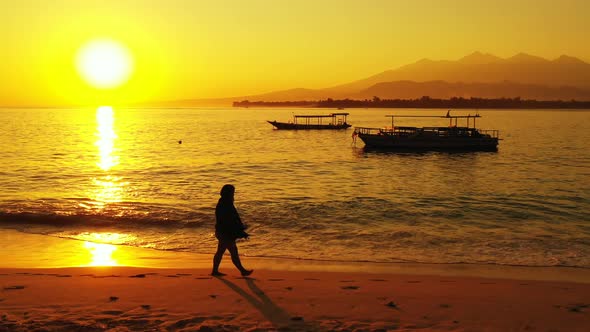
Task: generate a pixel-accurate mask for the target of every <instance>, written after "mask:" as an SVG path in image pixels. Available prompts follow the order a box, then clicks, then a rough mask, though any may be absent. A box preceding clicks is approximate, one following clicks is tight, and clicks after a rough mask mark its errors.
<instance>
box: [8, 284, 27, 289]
mask: <svg viewBox="0 0 590 332" xmlns="http://www.w3.org/2000/svg"><path fill="white" fill-rule="evenodd" d="M17 289H25V286H20V285H17V286H7V287H4V290H17Z"/></svg>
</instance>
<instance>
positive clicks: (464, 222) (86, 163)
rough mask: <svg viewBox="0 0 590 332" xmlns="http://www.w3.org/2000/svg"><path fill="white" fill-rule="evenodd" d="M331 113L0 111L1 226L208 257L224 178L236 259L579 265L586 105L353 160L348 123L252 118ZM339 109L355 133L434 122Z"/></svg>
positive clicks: (494, 118)
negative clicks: (298, 124) (461, 147)
mask: <svg viewBox="0 0 590 332" xmlns="http://www.w3.org/2000/svg"><path fill="white" fill-rule="evenodd" d="M331 111H333V110H327V109H321V110H313V109H252V108H250V109H233V108H227V109H110V108H106V107H103V108H99V109H0V160H1V164H2V167H0V188H1V190H0V232H1V231H2V229H4V230H6V229H11V230H18V231H20V232H26V233H35V234H43V235H46V236H53V237H64V238H73V239H80V240H87V241H94V242H102V243H111V244H122V245H129V246H136V247H147V248H154V249H157V250H171V251H187V252H195V253H212V252H213V251H214V249H215V245H216V240H215V238H214V236H213V226H214V208H215V204H216V202H217V199H218V197H219V194H218V193H219V189H220V188H221V186H222V185H224V184H226V183H232V184H234V185H235V186H236V189H237V191H236V202H235V203H236V207H237V208H238V211H239V212H240V214H241V215H242V219H243V220H244V222H245V223H247V224H248V225H249V233H250V234H251V238H250V239H249V240H248V241H244V242H241V243H240V244H239V246H240V250H241V252H242V254H244V255H246V256H259V257H285V258H296V259H311V260H331V261H370V262H418V263H489V264H507V265H526V266H575V267H584V268H590V214H589V211H590V148H588V142H590V112H588V111H558V110H555V111H547V110H526V111H525V110H479V113H480V114H481V115H482V116H483V117H482V118H481V119H479V120H478V122H477V126H478V127H479V128H482V129H498V130H500V136H501V138H502V141H501V142H500V145H499V150H498V151H497V152H468V153H445V152H423V153H408V152H405V153H384V152H365V151H364V150H363V143H362V142H361V141H360V140H359V141H357V142H356V144H354V143H353V142H352V138H351V134H352V129H349V130H347V131H279V130H273V129H272V126H271V125H270V124H268V123H266V120H278V121H286V120H288V119H290V118H291V116H292V115H293V114H310V113H318V114H324V113H329V112H331ZM347 111H348V112H350V116H349V123H352V124H353V126H362V127H383V126H387V125H389V122H388V121H389V120H388V118H386V117H384V116H385V115H386V114H416V113H419V114H428V115H444V114H446V110H405V109H393V110H391V109H390V110H385V109H350V110H347ZM467 113H471V114H474V113H475V110H464V111H463V110H457V111H453V112H452V114H456V115H459V114H467ZM400 121H401V119H400ZM398 124H399V125H402V123H401V122H399V123H398ZM446 124H447V122H446V120H441V121H438V120H434V121H433V119H424V118H421V119H403V125H417V126H421V125H446ZM179 141H181V144H180V143H179ZM23 246H26V244H23Z"/></svg>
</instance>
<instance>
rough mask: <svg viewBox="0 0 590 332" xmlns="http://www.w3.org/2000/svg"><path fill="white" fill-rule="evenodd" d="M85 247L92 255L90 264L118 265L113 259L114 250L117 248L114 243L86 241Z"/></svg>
mask: <svg viewBox="0 0 590 332" xmlns="http://www.w3.org/2000/svg"><path fill="white" fill-rule="evenodd" d="M84 248H86V249H87V250H88V251H89V253H90V255H91V257H90V263H89V264H88V265H89V266H117V265H118V264H117V261H116V260H115V259H113V252H115V250H117V247H116V246H114V245H112V244H105V243H94V242H88V241H85V242H84Z"/></svg>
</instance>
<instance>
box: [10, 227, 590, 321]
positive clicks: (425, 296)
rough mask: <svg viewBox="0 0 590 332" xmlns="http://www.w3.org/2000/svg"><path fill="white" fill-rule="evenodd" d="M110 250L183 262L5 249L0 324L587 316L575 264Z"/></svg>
mask: <svg viewBox="0 0 590 332" xmlns="http://www.w3.org/2000/svg"><path fill="white" fill-rule="evenodd" d="M29 236H34V235H29ZM45 238H46V237H45ZM49 242H51V243H52V245H53V249H55V250H58V251H59V250H63V249H64V248H68V247H69V248H72V249H70V250H71V251H72V252H73V251H75V247H76V246H79V245H80V241H71V240H61V239H50V240H49ZM56 243H59V244H61V247H60V246H56V245H55V244H56ZM49 251H50V250H49ZM117 251H118V252H119V255H120V256H121V257H125V256H127V257H129V256H132V255H134V256H135V257H137V258H138V259H140V258H141V257H143V259H144V260H143V261H141V260H138V262H142V263H138V264H146V262H147V263H148V264H150V262H151V264H152V265H156V264H153V262H156V261H157V262H159V264H157V265H158V266H166V265H177V266H189V267H190V268H171V267H166V268H156V267H123V266H114V267H91V266H86V267H61V268H56V267H52V268H39V267H37V268H27V267H22V265H27V264H28V265H31V266H35V265H33V264H31V261H30V260H26V261H24V262H25V263H22V262H21V264H17V263H18V260H17V259H16V258H15V259H13V262H14V263H13V264H12V265H13V266H16V265H21V267H8V268H2V269H0V287H1V292H0V313H1V317H0V331H32V330H33V331H415V330H420V331H587V330H588V326H590V283H588V281H590V278H588V272H587V271H585V270H583V269H566V268H561V269H560V268H553V269H548V268H518V267H502V266H495V267H494V266H487V267H486V266H480V267H477V266H461V265H455V266H451V265H440V266H438V265H433V266H427V265H403V264H398V265H394V264H384V265H370V264H352V263H351V264H344V263H342V264H334V263H332V264H328V263H322V262H315V263H310V262H307V263H306V262H297V261H289V260H263V259H255V258H248V257H245V258H244V259H245V261H246V262H247V263H248V266H249V267H252V268H255V269H256V270H255V272H254V274H253V275H252V276H251V277H248V278H243V277H241V276H240V275H239V273H238V272H237V270H236V269H235V268H233V266H231V262H230V260H229V257H226V258H225V259H224V261H223V263H222V269H221V270H222V272H225V273H227V276H225V277H222V278H216V277H211V276H209V272H210V268H209V266H208V264H209V262H208V259H207V257H206V256H201V257H200V258H194V259H193V260H189V259H188V258H187V257H189V256H190V255H188V254H186V255H184V254H177V253H162V252H159V251H155V250H148V249H138V248H128V247H118V248H117ZM8 252H9V253H10V250H9V251H8ZM50 252H53V251H50ZM12 253H13V254H14V251H12ZM37 254H38V255H37V257H40V256H41V254H39V253H37ZM58 254H59V252H58ZM61 254H62V255H63V254H64V253H63V252H62V253H61ZM31 257H35V253H32V256H31ZM173 257H176V260H174V259H173ZM3 259H4V260H3V262H4V265H7V264H8V265H11V264H10V263H8V262H9V261H7V260H6V259H7V256H4V257H3ZM183 261H184V262H185V264H182V262H183ZM370 271H372V272H371V273H370Z"/></svg>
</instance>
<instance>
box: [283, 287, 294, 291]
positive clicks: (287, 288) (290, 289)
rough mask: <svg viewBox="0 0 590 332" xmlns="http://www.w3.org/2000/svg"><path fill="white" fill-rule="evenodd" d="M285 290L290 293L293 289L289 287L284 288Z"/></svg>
mask: <svg viewBox="0 0 590 332" xmlns="http://www.w3.org/2000/svg"><path fill="white" fill-rule="evenodd" d="M285 289H286V290H288V291H292V290H293V287H291V286H289V287H285Z"/></svg>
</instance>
